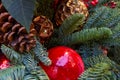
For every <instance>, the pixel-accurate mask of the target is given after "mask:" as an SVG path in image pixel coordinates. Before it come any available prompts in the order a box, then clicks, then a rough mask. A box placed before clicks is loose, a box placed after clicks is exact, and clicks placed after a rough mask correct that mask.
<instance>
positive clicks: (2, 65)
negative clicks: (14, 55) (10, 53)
mask: <svg viewBox="0 0 120 80" xmlns="http://www.w3.org/2000/svg"><path fill="white" fill-rule="evenodd" d="M8 67H10V61H9V60H8V59H7V58H6V56H5V55H4V54H3V53H1V52H0V70H2V69H6V68H8Z"/></svg>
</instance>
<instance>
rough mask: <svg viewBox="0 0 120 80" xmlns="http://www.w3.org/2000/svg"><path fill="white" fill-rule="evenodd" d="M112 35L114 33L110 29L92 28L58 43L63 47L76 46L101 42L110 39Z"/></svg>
mask: <svg viewBox="0 0 120 80" xmlns="http://www.w3.org/2000/svg"><path fill="white" fill-rule="evenodd" d="M111 35H112V31H111V30H110V29H109V28H106V27H102V28H91V29H84V30H82V31H80V32H76V33H73V34H71V35H68V36H65V37H63V38H61V39H59V40H58V41H59V44H61V45H74V44H80V43H86V42H89V41H99V40H100V39H105V38H109V37H110V36H111Z"/></svg>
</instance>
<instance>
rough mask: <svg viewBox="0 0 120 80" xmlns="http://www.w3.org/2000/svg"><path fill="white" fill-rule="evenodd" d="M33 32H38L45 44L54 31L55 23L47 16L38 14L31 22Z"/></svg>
mask: <svg viewBox="0 0 120 80" xmlns="http://www.w3.org/2000/svg"><path fill="white" fill-rule="evenodd" d="M35 30H36V32H35ZM31 32H32V33H34V34H37V36H38V37H39V38H40V42H41V43H42V44H44V42H45V41H47V40H48V39H49V37H50V36H51V35H52V33H53V24H52V22H51V21H50V20H49V19H48V18H46V17H45V16H42V15H41V16H37V17H35V18H34V20H33V23H32V24H31Z"/></svg>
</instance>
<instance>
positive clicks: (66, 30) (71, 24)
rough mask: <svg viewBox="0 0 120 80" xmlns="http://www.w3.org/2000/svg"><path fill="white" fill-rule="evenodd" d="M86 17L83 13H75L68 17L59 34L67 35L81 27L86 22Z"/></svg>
mask: <svg viewBox="0 0 120 80" xmlns="http://www.w3.org/2000/svg"><path fill="white" fill-rule="evenodd" d="M84 20H85V17H84V15H83V14H79V13H77V14H73V15H71V16H70V17H68V18H67V19H66V20H65V21H64V22H63V23H62V25H61V26H60V28H59V32H58V33H59V36H61V37H63V36H66V35H68V34H70V33H72V32H74V31H75V30H77V28H78V27H80V26H81V25H82V24H83V23H84Z"/></svg>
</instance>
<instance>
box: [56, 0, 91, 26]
mask: <svg viewBox="0 0 120 80" xmlns="http://www.w3.org/2000/svg"><path fill="white" fill-rule="evenodd" d="M75 13H80V14H83V15H85V17H86V18H87V16H88V14H89V13H88V9H87V7H86V5H85V4H84V2H83V0H63V1H62V2H61V4H60V5H59V7H58V10H57V11H56V14H55V21H56V24H57V26H60V25H61V24H62V23H63V21H64V20H65V19H66V18H68V17H69V16H71V15H72V14H75Z"/></svg>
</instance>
